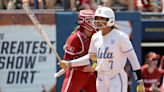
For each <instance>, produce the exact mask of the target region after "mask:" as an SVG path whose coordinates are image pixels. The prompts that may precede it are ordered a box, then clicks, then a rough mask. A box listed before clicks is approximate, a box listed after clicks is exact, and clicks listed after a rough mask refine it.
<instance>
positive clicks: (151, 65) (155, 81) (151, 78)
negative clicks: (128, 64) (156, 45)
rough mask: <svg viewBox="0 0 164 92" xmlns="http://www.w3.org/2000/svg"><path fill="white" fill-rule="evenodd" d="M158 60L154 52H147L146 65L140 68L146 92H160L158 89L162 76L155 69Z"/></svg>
mask: <svg viewBox="0 0 164 92" xmlns="http://www.w3.org/2000/svg"><path fill="white" fill-rule="evenodd" d="M158 60H159V57H158V55H157V54H156V53H155V52H149V53H148V54H147V56H146V64H145V65H143V66H142V67H141V71H142V75H143V80H144V85H145V91H146V92H162V91H161V89H160V87H159V85H160V78H161V76H162V75H161V72H160V71H159V69H158V68H157V63H158Z"/></svg>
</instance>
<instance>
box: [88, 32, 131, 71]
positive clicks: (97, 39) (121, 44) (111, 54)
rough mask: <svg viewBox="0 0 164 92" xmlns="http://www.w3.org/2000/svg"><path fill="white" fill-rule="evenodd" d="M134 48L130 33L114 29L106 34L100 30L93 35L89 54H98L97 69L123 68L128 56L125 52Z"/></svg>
mask: <svg viewBox="0 0 164 92" xmlns="http://www.w3.org/2000/svg"><path fill="white" fill-rule="evenodd" d="M131 50H133V46H132V44H131V42H130V40H129V37H128V35H126V34H125V33H123V32H121V31H119V30H117V29H113V30H112V31H111V32H109V33H108V34H106V35H104V36H103V35H102V31H98V32H97V33H95V34H94V35H93V36H92V40H91V43H90V49H89V54H92V55H96V56H97V67H96V70H97V71H110V70H115V69H116V70H117V69H123V68H124V66H125V64H126V61H127V56H126V55H124V54H125V53H127V52H129V51H131Z"/></svg>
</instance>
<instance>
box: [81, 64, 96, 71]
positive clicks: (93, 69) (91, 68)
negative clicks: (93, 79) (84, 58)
mask: <svg viewBox="0 0 164 92" xmlns="http://www.w3.org/2000/svg"><path fill="white" fill-rule="evenodd" d="M94 71H95V68H93V67H92V66H90V65H88V66H86V67H84V68H83V72H94Z"/></svg>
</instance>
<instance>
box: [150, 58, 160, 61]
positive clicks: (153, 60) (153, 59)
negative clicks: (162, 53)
mask: <svg viewBox="0 0 164 92" xmlns="http://www.w3.org/2000/svg"><path fill="white" fill-rule="evenodd" d="M148 60H150V61H156V60H157V61H158V59H157V58H154V59H148Z"/></svg>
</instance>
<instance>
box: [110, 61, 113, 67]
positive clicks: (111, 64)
mask: <svg viewBox="0 0 164 92" xmlns="http://www.w3.org/2000/svg"><path fill="white" fill-rule="evenodd" d="M109 63H111V66H110V69H112V68H113V60H109Z"/></svg>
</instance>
